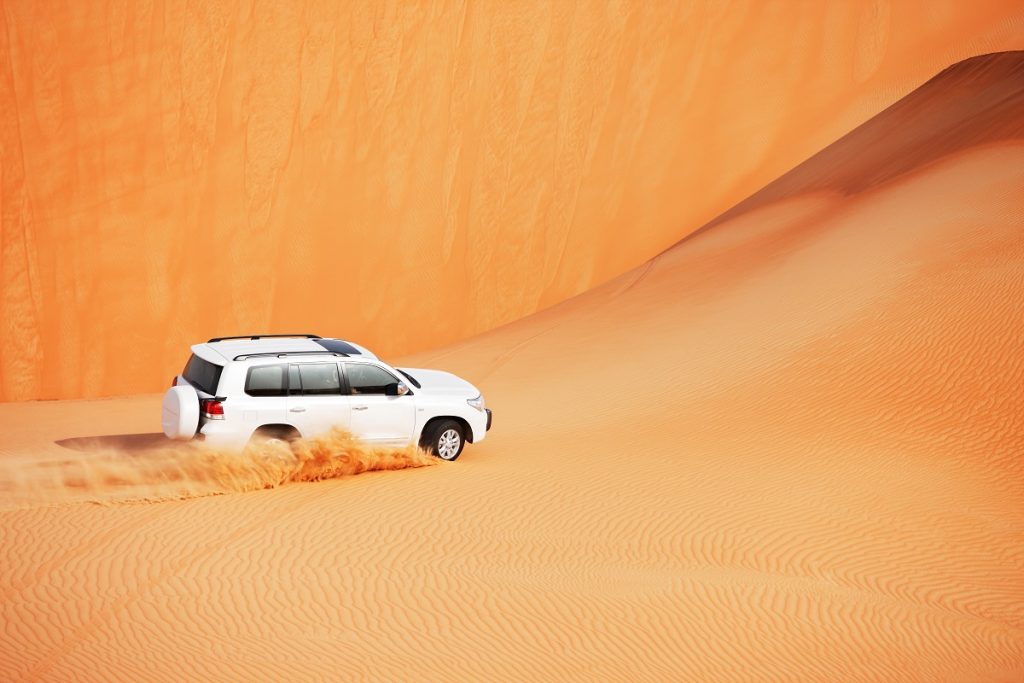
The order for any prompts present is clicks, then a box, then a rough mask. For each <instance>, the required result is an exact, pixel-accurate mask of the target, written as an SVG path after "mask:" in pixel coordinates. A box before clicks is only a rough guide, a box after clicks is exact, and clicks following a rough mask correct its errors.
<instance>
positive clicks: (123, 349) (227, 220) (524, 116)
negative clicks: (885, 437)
mask: <svg viewBox="0 0 1024 683" xmlns="http://www.w3.org/2000/svg"><path fill="white" fill-rule="evenodd" d="M1022 27H1024V5H1022V4H1021V3H1020V2H1013V1H1007V0H971V2H962V1H961V0H928V1H927V2H887V1H879V2H833V3H822V2H818V3H815V2H810V3H787V2H780V3H762V2H752V3H728V5H726V4H723V3H722V2H719V1H718V0H706V1H701V2H685V3H682V2H680V3H671V2H647V3H645V2H625V3H618V4H616V3H605V2H587V1H581V2H570V1H569V0H563V1H558V2H554V3H505V2H489V3H484V4H483V5H482V6H481V5H479V4H477V3H465V2H457V1H449V0H441V1H439V2H434V3H412V4H410V3H399V2H393V1H386V2H385V1H378V2H373V3H365V4H361V3H312V2H303V3H299V2H277V3H269V4H267V5H260V4H256V5H253V4H252V3H247V2H232V1H231V0H216V1H213V2H210V1H207V2H200V3H181V2H170V3H161V2H157V3H142V4H139V3H132V2H127V3H126V2H121V1H118V0H109V1H99V0H92V1H90V2H71V3H63V4H62V3H39V2H34V1H32V0H5V2H4V4H3V9H2V10H0V100H2V101H3V103H4V107H2V108H0V153H2V156H3V159H4V163H3V172H2V176H0V213H2V230H3V238H2V240H0V268H2V277H3V286H2V289H0V400H24V399H35V398H78V397H95V396H111V395H123V394H131V393H142V392H154V391H158V390H159V389H161V388H162V387H164V386H165V384H166V382H167V381H168V378H169V377H170V376H171V375H173V374H174V373H175V372H177V371H179V370H180V369H181V362H182V360H181V349H182V348H183V346H184V345H185V344H187V343H193V342H194V341H195V340H196V339H206V338H209V337H212V336H215V335H219V334H237V333H239V332H245V331H250V330H253V331H283V332H296V331H298V332H306V331H312V332H318V331H319V332H321V333H325V332H327V331H328V330H330V331H331V332H333V333H335V334H341V335H347V336H350V337H353V338H356V339H360V340H362V341H363V342H364V343H366V344H368V345H370V346H372V347H374V348H375V349H378V350H379V352H380V353H383V354H385V355H388V356H391V355H395V354H398V353H406V352H413V351H419V350H423V349H426V348H431V347H435V346H437V345H439V344H443V343H448V342H453V341H456V340H459V339H463V338H465V337H466V336H468V335H470V334H473V333H477V332H481V331H483V330H486V329H490V328H493V327H495V326H497V325H500V324H503V323H507V322H510V321H512V320H515V319H518V318H520V317H522V316H524V315H527V314H530V313H533V312H535V311H537V310H539V309H541V308H543V307H546V306H548V305H551V304H554V303H557V302H558V301H561V300H564V299H565V298H567V297H569V296H571V295H574V294H577V293H580V292H582V291H584V290H587V289H589V288H591V287H593V286H595V285H597V284H599V283H602V282H605V281H606V280H608V279H609V278H611V277H613V276H616V275H619V274H621V273H624V272H626V271H627V270H629V269H631V268H632V267H635V266H637V265H639V264H642V263H644V262H645V261H647V260H648V259H649V258H650V257H652V256H654V255H655V254H657V253H659V252H661V251H662V250H664V249H665V248H667V247H668V246H670V245H671V244H673V243H674V242H675V241H677V240H678V239H679V238H681V237H683V236H684V235H685V234H686V232H688V231H690V230H691V229H693V228H695V227H697V226H699V225H702V224H704V223H706V222H707V221H709V220H711V219H713V218H714V217H715V216H717V215H719V214H720V213H722V212H723V211H725V210H727V209H728V208H729V207H731V206H733V205H734V204H736V203H737V202H739V201H741V200H742V199H744V198H745V197H747V196H749V195H750V194H751V193H753V192H756V191H757V190H758V189H760V188H761V187H763V186H764V185H765V184H767V183H769V182H771V181H772V180H774V179H775V178H777V177H778V176H779V175H781V174H782V173H784V172H786V171H787V170H789V169H790V168H792V167H793V166H794V165H796V164H797V163H799V162H801V161H802V160H804V159H806V158H807V157H808V156H810V155H811V154H813V153H815V152H816V151H818V150H820V149H821V148H822V147H824V146H825V145H827V144H829V143H830V142H832V141H834V140H835V139H836V138H838V137H839V136H841V135H842V134H844V133H846V132H847V131H849V130H851V129H852V128H854V127H855V126H856V125H858V124H859V123H861V122H863V121H865V120H867V119H868V118H870V117H871V116H873V115H874V114H876V113H878V112H879V111H880V110H881V109H883V108H884V107H886V106H888V105H890V104H892V103H893V102H894V101H896V100H897V99H899V98H900V97H901V96H902V95H904V94H906V93H908V92H910V91H911V90H913V89H914V88H916V87H917V86H919V85H920V84H921V83H922V82H924V81H925V80H926V79H927V78H929V77H930V76H931V75H933V74H934V73H936V72H937V71H939V70H940V69H942V68H944V67H945V66H947V65H948V64H951V63H954V62H956V61H958V60H960V59H962V58H964V57H968V56H970V55H974V54H978V53H981V52H991V51H997V50H1009V49H1021V48H1024V30H1022ZM624 235H628V239H623V236H624ZM424 287H427V288H429V290H430V292H431V294H432V296H431V297H429V298H425V297H422V296H420V292H422V291H423V288H424ZM325 301H327V302H329V303H328V304H327V305H325ZM442 319H443V320H444V324H438V321H439V320H442ZM140 346H141V347H144V348H145V349H146V352H145V353H144V354H140V353H139V348H140Z"/></svg>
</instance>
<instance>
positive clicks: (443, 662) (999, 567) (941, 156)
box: [0, 54, 1024, 682]
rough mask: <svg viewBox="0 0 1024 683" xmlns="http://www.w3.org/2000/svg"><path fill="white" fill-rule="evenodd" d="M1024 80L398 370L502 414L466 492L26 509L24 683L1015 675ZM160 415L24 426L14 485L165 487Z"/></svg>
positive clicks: (970, 69)
mask: <svg viewBox="0 0 1024 683" xmlns="http://www.w3.org/2000/svg"><path fill="white" fill-rule="evenodd" d="M1021 73H1022V65H1021V58H1020V55H1019V54H1018V55H1009V56H1005V55H1004V56H997V57H994V58H983V59H981V60H980V61H972V62H970V63H967V64H964V65H958V67H957V70H954V71H952V72H947V73H946V74H944V75H943V76H942V77H940V78H939V79H937V80H936V81H933V84H932V85H933V86H934V85H935V83H938V84H939V85H940V86H941V87H932V88H930V89H928V88H927V87H926V88H924V89H922V90H921V91H920V92H919V93H918V95H919V97H918V99H916V100H913V102H912V104H914V106H911V107H909V108H906V107H904V108H902V109H900V108H894V109H892V110H889V111H888V112H886V113H883V114H882V115H881V116H880V117H878V118H877V119H875V122H876V124H877V126H878V127H876V129H875V130H876V131H878V130H880V131H883V132H885V131H890V130H893V128H892V127H893V126H895V127H898V126H900V125H901V123H904V122H906V121H908V120H909V119H908V118H907V117H908V116H911V115H912V112H915V111H918V107H921V108H923V109H924V110H925V111H929V112H935V111H941V112H943V114H942V115H941V116H938V117H935V118H930V119H929V118H927V117H926V120H925V121H923V122H922V121H918V122H917V123H918V124H919V130H920V131H921V135H922V136H923V140H922V139H916V140H910V141H909V142H908V145H909V146H907V145H902V146H901V144H896V143H891V141H890V143H891V144H890V143H887V144H886V145H885V150H884V151H885V153H882V154H880V155H879V158H878V160H877V162H876V164H875V165H873V166H872V168H873V169H875V170H878V169H880V168H882V167H886V166H891V165H895V166H898V167H899V170H898V172H896V173H888V174H887V173H877V174H875V175H873V176H872V177H873V178H874V180H873V181H872V182H871V183H867V184H860V185H857V184H856V183H854V182H853V181H854V180H856V178H851V177H846V178H839V179H837V180H836V183H834V184H832V185H829V186H814V185H813V184H808V183H807V182H804V181H803V180H801V178H803V177H805V176H806V178H811V179H814V178H819V177H821V176H822V175H823V174H825V173H826V172H827V171H830V170H834V169H842V168H843V164H844V163H845V162H850V164H851V165H850V167H851V168H855V164H853V161H854V157H855V156H856V155H858V154H861V153H864V152H865V149H867V148H870V149H871V150H873V152H872V153H874V152H878V148H877V146H878V145H880V144H882V143H883V142H885V141H887V140H888V138H886V137H885V136H884V135H882V136H877V135H875V136H873V135H867V137H858V138H853V139H854V142H855V144H847V143H849V140H847V141H846V143H844V141H843V140H840V141H839V142H837V143H836V144H835V145H832V146H830V147H829V148H828V149H827V150H825V151H823V152H822V153H821V154H819V155H818V156H816V157H814V158H812V159H811V160H809V161H808V162H807V164H806V165H803V166H801V167H800V168H798V169H795V170H794V174H795V175H792V176H789V177H788V180H787V179H786V178H783V179H780V182H781V183H782V185H781V186H776V187H774V188H771V187H769V188H766V190H765V192H766V193H767V194H766V195H763V196H761V197H760V198H758V196H757V195H755V196H754V197H753V198H752V200H751V203H750V204H749V205H748V208H747V210H743V211H737V212H735V213H734V214H733V215H732V216H730V217H728V218H727V219H725V220H723V221H721V222H718V224H716V225H714V226H713V227H711V228H709V229H707V230H704V231H701V232H699V233H698V234H696V235H695V236H693V237H691V238H690V239H687V240H684V241H682V242H681V243H679V244H678V245H676V246H675V247H673V248H672V249H670V250H668V251H667V252H665V253H663V254H662V255H661V256H659V257H657V258H655V259H653V260H652V261H650V262H649V263H648V264H647V265H645V266H643V267H641V268H639V269H637V270H635V271H633V272H630V273H628V274H627V275H624V276H622V277H620V278H619V279H617V280H615V281H613V282H611V283H609V284H607V285H605V286H603V287H601V288H598V289H596V290H593V291H591V292H589V293H587V294H586V295H584V296H581V297H578V298H576V299H573V300H570V301H568V302H565V303H563V304H561V305H559V306H556V307H555V308H552V309H549V310H547V311H545V312H542V313H540V314H537V315H535V316H532V317H530V318H526V319H524V320H521V321H519V322H517V323H514V324H512V325H509V326H506V327H503V328H500V329H498V330H495V331H493V332H491V333H488V334H486V335H484V336H481V337H478V338H475V339H471V340H468V341H465V342H462V343H459V344H456V345H453V346H450V347H448V348H446V349H444V350H441V351H438V352H434V353H429V354H423V355H420V356H417V357H415V358H411V359H407V360H408V364H409V365H413V366H420V365H425V366H436V367H441V368H446V369H450V370H453V371H455V372H458V373H460V374H463V375H464V376H466V377H467V378H469V379H470V380H472V381H473V382H474V383H476V384H478V385H479V386H481V387H483V389H484V391H485V393H486V396H487V399H488V401H489V405H490V406H491V407H492V408H493V409H494V411H495V426H494V429H493V431H492V433H491V434H490V436H488V438H487V440H486V441H484V442H483V443H481V444H478V445H475V446H471V447H470V448H469V449H468V450H467V451H466V452H465V454H464V455H463V457H462V458H461V459H460V460H459V461H458V462H456V463H440V464H438V465H437V466H434V467H426V468H418V469H405V470H402V471H391V472H378V473H372V474H364V475H360V476H354V477H342V478H338V479H331V480H327V481H319V482H314V483H310V482H298V483H294V482H293V483H284V484H283V485H281V486H278V487H276V488H271V489H266V490H257V491H251V492H248V493H230V492H222V493H224V495H217V496H207V497H199V498H192V499H189V500H181V501H164V502H152V503H147V502H136V503H129V504H121V503H119V504H106V505H88V504H80V503H74V502H73V501H74V500H77V498H75V496H78V495H80V492H76V491H70V492H69V493H68V500H67V502H66V503H60V501H54V500H53V499H52V498H51V499H50V500H49V502H48V504H47V505H45V506H40V505H38V504H36V503H33V502H31V501H26V496H27V497H30V496H28V493H30V491H27V490H25V489H24V482H19V481H13V480H8V481H6V482H5V484H4V485H5V486H6V487H7V491H5V492H4V493H3V495H4V497H3V500H5V501H8V502H9V505H8V506H7V507H8V509H7V510H6V511H4V512H2V513H0V544H2V547H3V549H4V562H3V563H2V564H0V620H2V624H3V640H2V643H0V679H4V680H35V679H44V680H103V681H111V680H124V681H135V680H183V679H187V680H267V679H273V680H317V679H335V678H337V679H364V680H539V679H545V680H610V679H612V680H656V679H661V680H685V681H696V680H700V681H737V680H756V681H764V680H784V681H858V682H859V681H886V682H888V681H896V680H899V681H1019V680H1022V679H1024V408H1022V404H1021V400H1022V394H1021V387H1022V386H1024V351H1022V349H1024V223H1022V221H1024V212H1022V207H1024V131H1021V130H1020V128H1021V125H1022V124H1021V122H1022V121H1024V116H1021V92H1022V86H1024V79H1022V78H1021ZM966 83H973V84H975V86H978V84H981V85H985V84H987V85H988V86H992V87H996V86H998V88H1001V90H1000V92H1001V93H1002V96H1001V97H996V98H991V100H988V101H987V104H986V103H985V102H986V100H985V98H984V97H982V96H981V95H979V94H978V91H977V88H975V89H974V90H971V88H968V87H966V85H965V84H966ZM942 84H945V85H942ZM1000 84H1001V85H1000ZM992 107H995V108H996V109H997V110H999V111H1003V112H1004V114H1003V115H1002V116H995V117H992V116H991V115H990V114H991V111H990V108H992ZM908 112H911V113H908ZM879 121H880V122H882V123H881V124H878V122H879ZM929 121H930V123H928V122H929ZM972 121H985V122H986V123H985V124H984V125H985V126H986V127H987V128H986V130H988V131H989V132H988V133H986V137H985V140H984V141H983V142H978V143H977V144H969V145H966V146H963V145H959V146H958V145H955V144H952V143H950V140H951V139H957V136H956V135H951V134H950V133H949V126H950V125H952V129H953V130H954V131H960V132H961V133H960V134H962V131H963V130H965V129H970V127H971V125H972V124H971V122H972ZM979 125H980V124H979ZM853 135H859V136H864V135H865V133H864V130H863V129H861V130H859V131H855V132H854V134H853ZM905 142H907V141H906V140H905ZM918 143H920V146H919V147H915V146H914V145H917V144H918ZM943 146H947V147H945V148H943ZM936 147H938V148H939V149H938V150H936ZM922 149H923V150H928V152H927V153H924V152H922V151H921V150H922ZM943 149H945V150H946V152H947V153H942V152H943ZM915 150H916V151H915ZM936 151H937V152H939V153H935V152H936ZM801 169H803V170H802V171H801ZM815 169H817V172H815ZM801 173H803V174H805V176H802V175H801ZM840 175H841V174H840ZM783 181H784V182H783ZM808 182H809V181H808ZM851 183H852V184H851ZM854 185H857V186H856V187H855V186H854ZM158 406H159V397H154V396H141V397H134V398H122V399H110V400H103V401H82V402H62V403H37V404H9V405H4V406H0V420H2V423H3V425H4V436H3V441H2V457H3V459H4V462H15V461H17V462H21V463H23V464H25V466H26V467H28V466H34V467H39V466H41V464H42V463H44V462H53V461H59V460H60V459H61V458H62V457H63V458H68V457H74V458H90V457H109V453H106V452H101V453H99V454H97V450H96V449H103V448H108V447H110V446H111V445H112V444H120V447H121V448H122V449H123V450H125V451H126V453H125V455H124V458H126V459H134V460H135V461H145V459H146V457H147V456H146V452H147V451H146V448H148V447H151V446H153V447H159V446H158V445H157V446H154V443H155V442H152V441H147V437H145V436H144V435H145V434H147V433H150V432H153V431H156V428H157V425H158ZM133 433H135V434H141V435H143V436H135V437H130V435H131V434H133ZM103 435H108V436H104V437H103V438H100V437H101V436H103ZM109 435H129V436H127V437H126V436H121V437H116V438H115V437H113V436H109ZM88 437H94V438H92V440H91V441H90V440H89V439H88ZM58 441H59V442H61V443H62V444H63V445H58V444H57V443H55V442H58ZM69 453H71V454H72V456H69V455H68V454H69ZM17 471H21V470H17ZM117 490H118V483H117V482H112V483H111V484H110V485H109V494H110V497H111V498H116V496H117ZM50 493H51V494H52V493H53V491H52V490H51V491H50ZM103 494H104V489H103V487H102V486H100V487H96V488H95V489H94V490H92V491H91V492H90V498H91V499H92V500H94V501H96V502H104V500H103V498H104V495H103ZM55 502H56V503H60V504H54V503H55ZM107 502H108V503H109V502H110V501H107Z"/></svg>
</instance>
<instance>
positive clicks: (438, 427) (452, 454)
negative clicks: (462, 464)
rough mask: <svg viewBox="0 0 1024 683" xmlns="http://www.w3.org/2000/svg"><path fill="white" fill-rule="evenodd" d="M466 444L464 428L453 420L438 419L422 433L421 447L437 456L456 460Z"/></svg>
mask: <svg viewBox="0 0 1024 683" xmlns="http://www.w3.org/2000/svg"><path fill="white" fill-rule="evenodd" d="M465 446H466V430H465V429H463V427H462V425H461V424H459V423H458V422H456V421H455V420H439V421H438V422H436V423H435V424H433V425H431V426H430V431H429V433H428V434H427V435H424V439H423V447H424V448H426V449H427V450H429V451H430V452H431V453H433V454H434V455H435V456H437V457H438V458H441V459H442V460H447V461H449V462H451V461H452V460H457V459H458V457H459V455H461V454H462V449H463V448H465Z"/></svg>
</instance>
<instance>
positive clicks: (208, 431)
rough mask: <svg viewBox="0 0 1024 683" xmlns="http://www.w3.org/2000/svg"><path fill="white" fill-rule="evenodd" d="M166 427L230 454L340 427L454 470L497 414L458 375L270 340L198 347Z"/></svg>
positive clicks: (343, 348)
mask: <svg viewBox="0 0 1024 683" xmlns="http://www.w3.org/2000/svg"><path fill="white" fill-rule="evenodd" d="M162 423H163V429H164V433H165V434H166V435H167V436H168V437H170V438H172V439H185V440H187V439H193V438H196V439H202V440H204V441H205V442H207V443H210V444H211V445H223V446H229V447H244V446H245V445H246V444H247V443H249V441H250V440H252V439H254V438H255V439H284V440H289V441H290V440H293V439H296V438H299V437H315V436H318V435H320V434H323V433H325V432H327V431H329V430H330V429H331V428H332V427H341V428H344V429H347V430H349V431H350V432H352V433H353V434H355V435H356V436H357V437H359V438H361V439H362V440H363V441H365V442H367V443H368V444H370V445H382V446H404V445H407V444H410V443H418V444H419V445H420V446H422V447H423V448H426V449H428V450H430V451H432V452H433V453H434V454H435V455H437V456H438V457H441V458H443V459H445V460H455V459H456V458H457V457H459V454H460V453H461V452H462V448H463V446H464V445H465V443H466V442H467V441H468V442H469V443H476V442H478V441H481V440H482V439H483V438H484V436H485V435H486V434H487V431H488V430H489V429H490V428H491V411H490V410H489V409H487V408H485V407H484V399H483V396H481V395H480V392H479V391H478V390H477V389H476V387H474V386H473V385H472V384H470V383H469V382H467V381H465V380H463V379H461V378H459V377H456V376H455V375H452V374H450V373H447V372H441V371H438V370H418V369H412V368H403V369H398V368H393V367H391V366H390V365H388V364H387V363H384V362H383V361H381V360H380V359H378V358H377V357H376V356H375V355H373V354H372V353H370V352H369V351H367V350H366V349H364V348H363V347H361V346H359V345H358V344H353V343H352V342H348V341H344V340H341V339H325V338H323V337H320V336H318V335H315V334H289V335H267V334H262V335H251V336H244V337H218V338H215V339H211V340H209V341H208V342H206V343H205V344H196V345H195V346H193V347H192V357H191V358H189V360H188V363H187V364H186V365H185V369H184V370H183V371H182V373H181V374H180V375H178V376H176V377H175V378H174V383H173V384H172V386H171V388H170V389H169V390H168V391H167V393H166V394H165V395H164V401H163V419H162Z"/></svg>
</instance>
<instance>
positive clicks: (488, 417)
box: [484, 408, 491, 432]
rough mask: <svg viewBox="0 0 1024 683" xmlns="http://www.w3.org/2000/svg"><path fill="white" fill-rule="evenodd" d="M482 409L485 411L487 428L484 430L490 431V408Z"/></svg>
mask: <svg viewBox="0 0 1024 683" xmlns="http://www.w3.org/2000/svg"><path fill="white" fill-rule="evenodd" d="M484 410H485V411H486V412H487V430H486V431H488V432H489V431H491V409H490V408H485V409H484Z"/></svg>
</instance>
